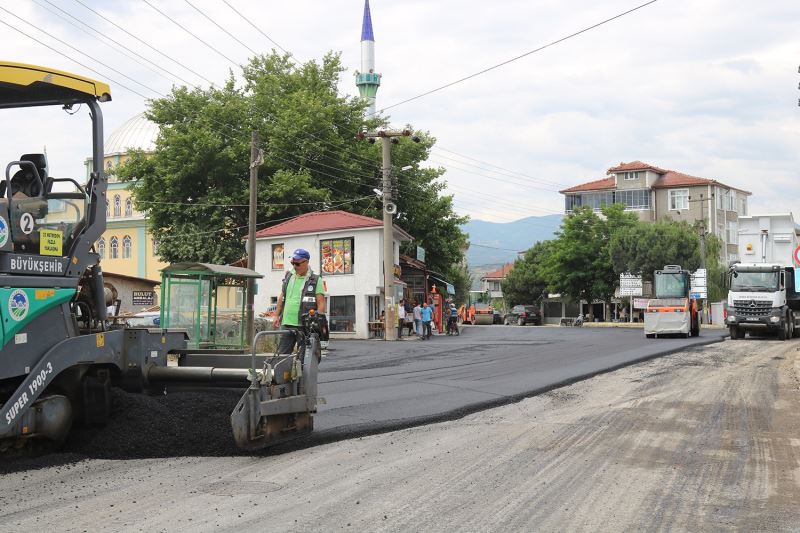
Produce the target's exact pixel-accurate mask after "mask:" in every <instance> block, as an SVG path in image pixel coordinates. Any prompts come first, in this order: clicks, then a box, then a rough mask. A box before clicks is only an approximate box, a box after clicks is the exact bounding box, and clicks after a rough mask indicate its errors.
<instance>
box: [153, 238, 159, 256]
mask: <svg viewBox="0 0 800 533" xmlns="http://www.w3.org/2000/svg"><path fill="white" fill-rule="evenodd" d="M153 255H158V239H153Z"/></svg>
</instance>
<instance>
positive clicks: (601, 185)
mask: <svg viewBox="0 0 800 533" xmlns="http://www.w3.org/2000/svg"><path fill="white" fill-rule="evenodd" d="M615 185H616V180H615V179H614V176H611V177H610V178H603V179H600V180H594V181H590V182H588V183H582V184H580V185H575V186H574V187H570V188H569V189H564V190H561V191H558V192H560V193H561V194H564V193H567V192H581V191H598V190H602V189H613V188H614V186H615Z"/></svg>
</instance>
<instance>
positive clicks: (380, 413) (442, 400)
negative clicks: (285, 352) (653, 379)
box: [314, 325, 727, 441]
mask: <svg viewBox="0 0 800 533" xmlns="http://www.w3.org/2000/svg"><path fill="white" fill-rule="evenodd" d="M726 334H727V331H726V330H724V329H704V330H703V331H702V334H701V336H700V337H693V338H690V339H683V338H664V339H646V338H645V337H644V335H643V333H642V331H641V329H633V328H588V327H587V328H571V327H535V326H524V327H519V326H499V325H496V326H465V327H464V328H463V329H462V334H461V335H460V336H457V337H448V336H434V337H433V338H432V339H430V340H427V341H419V340H404V341H396V342H392V341H382V340H370V341H337V340H336V339H332V341H331V348H332V349H331V351H330V352H329V354H328V356H327V357H326V358H325V359H324V360H323V361H322V364H321V366H320V370H321V373H320V384H319V393H320V395H321V396H322V397H324V398H325V400H326V404H324V405H320V406H319V412H318V413H317V415H316V417H315V421H314V426H315V438H314V440H323V441H324V440H335V439H338V438H342V437H345V436H352V435H353V434H370V433H375V432H382V431H387V430H391V429H397V428H401V427H407V426H412V425H417V424H422V423H430V422H434V421H440V420H447V419H454V418H458V417H461V416H463V415H464V414H467V413H470V412H474V411H478V410H481V409H485V408H488V407H493V406H497V405H502V404H506V403H510V402H514V401H518V400H520V399H522V398H524V397H527V396H532V395H535V394H539V393H542V392H544V391H547V390H550V389H553V388H556V387H558V386H562V385H565V384H568V383H573V382H575V381H579V380H581V379H586V378H588V377H591V376H593V375H597V374H599V373H603V372H608V371H610V370H613V369H616V368H620V367H623V366H626V365H630V364H633V363H636V362H640V361H645V360H647V359H651V358H653V357H658V356H662V355H666V354H668V353H672V352H675V351H679V350H683V349H686V348H690V347H692V346H700V345H704V344H709V343H711V342H718V341H720V340H722V339H723V338H724V337H725V336H726Z"/></svg>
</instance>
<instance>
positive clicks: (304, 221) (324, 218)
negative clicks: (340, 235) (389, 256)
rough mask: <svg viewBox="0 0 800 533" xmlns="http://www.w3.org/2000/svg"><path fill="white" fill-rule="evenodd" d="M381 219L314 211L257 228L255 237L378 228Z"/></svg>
mask: <svg viewBox="0 0 800 533" xmlns="http://www.w3.org/2000/svg"><path fill="white" fill-rule="evenodd" d="M382 226H383V221H381V220H378V219H377V218H372V217H365V216H364V215H356V214H355V213H348V212H347V211H314V212H313V213H306V214H304V215H300V216H296V217H294V218H292V219H289V220H287V221H286V222H281V223H280V224H275V225H274V226H270V227H268V228H264V229H262V230H259V231H258V232H257V233H256V239H258V238H261V237H278V236H283V235H299V234H302V233H318V232H321V231H335V230H341V229H358V228H379V227H382ZM395 230H396V231H398V232H400V233H401V234H403V235H404V236H408V238H411V236H410V235H408V234H407V233H406V232H405V231H403V230H402V229H400V228H399V227H398V226H395Z"/></svg>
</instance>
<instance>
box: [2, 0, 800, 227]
mask: <svg viewBox="0 0 800 533" xmlns="http://www.w3.org/2000/svg"><path fill="white" fill-rule="evenodd" d="M227 1H228V3H229V4H230V5H231V6H233V7H234V8H235V9H236V10H238V11H239V12H240V13H241V14H242V15H244V16H246V17H248V18H249V19H250V20H251V21H252V22H253V23H254V24H255V25H256V26H257V28H258V30H256V29H254V28H253V27H252V26H250V25H248V24H247V23H246V22H245V21H244V20H243V19H242V18H241V17H240V16H239V15H238V14H237V13H236V12H234V10H233V9H231V7H229V6H228V5H226V3H225V2H224V1H223V0H189V2H191V5H190V4H189V3H188V2H186V1H185V0H184V1H179V0H169V1H167V0H147V2H145V1H144V0H136V1H114V2H97V1H95V0H80V1H78V0H14V1H11V0H0V8H2V10H0V21H2V22H5V23H6V24H8V25H3V26H0V28H2V36H3V38H2V41H3V44H2V53H0V59H5V60H10V61H18V62H24V63H34V64H42V65H47V66H52V67H55V68H58V69H62V70H67V71H71V72H76V73H81V74H84V75H87V76H89V77H94V78H100V79H105V80H108V81H109V83H110V84H111V86H112V91H113V94H114V101H113V102H110V103H108V104H105V105H104V106H103V112H104V114H105V118H106V131H107V132H108V133H110V132H112V131H113V130H114V129H115V128H116V127H118V126H119V125H121V124H122V123H124V122H125V120H127V119H128V118H130V117H131V116H133V115H135V114H137V113H139V112H141V111H142V110H143V109H144V108H145V105H146V104H145V102H146V97H156V96H158V94H157V93H156V92H158V93H167V92H168V91H169V88H170V86H171V85H172V83H182V82H180V81H176V79H175V77H174V76H180V77H181V78H183V79H184V80H186V81H187V82H189V83H192V84H197V85H207V84H208V82H207V81H205V80H204V79H202V78H201V77H200V76H202V77H203V78H207V79H208V80H211V81H214V82H220V81H222V80H224V79H225V78H226V76H227V74H228V70H229V69H230V68H235V67H234V66H233V64H231V63H230V62H229V61H228V59H225V58H223V57H221V56H220V55H218V54H217V52H214V51H212V50H211V49H209V48H207V47H206V46H205V45H204V44H202V43H200V42H199V41H197V40H195V38H194V37H191V36H190V35H188V34H187V33H186V32H184V30H182V29H181V28H180V27H178V26H177V25H176V24H175V23H174V22H172V21H170V20H168V19H167V18H166V17H165V16H164V15H163V14H160V13H159V12H158V11H156V10H155V9H154V8H153V7H151V5H148V3H149V4H152V6H155V8H158V9H159V10H161V11H162V12H163V13H165V14H166V15H168V16H169V17H171V18H172V19H174V21H176V22H177V23H179V24H181V25H183V26H184V27H185V28H187V29H188V30H190V31H192V32H194V33H195V34H197V35H199V36H201V37H202V38H203V39H204V40H206V41H207V42H208V43H210V44H212V45H213V46H214V47H215V48H217V49H218V50H219V51H220V52H221V53H222V54H224V55H225V56H227V57H228V58H230V59H231V60H233V61H234V63H243V62H244V61H245V60H246V58H247V57H248V55H250V54H251V53H250V51H249V50H248V49H247V48H245V47H244V46H242V45H241V44H239V43H237V42H236V41H235V40H233V39H232V38H230V37H229V36H228V35H226V34H225V33H223V32H222V31H221V30H220V29H218V28H217V27H215V26H214V25H213V24H212V23H211V22H209V21H208V20H207V19H206V18H204V16H203V14H205V15H207V16H208V17H210V18H212V19H213V20H214V21H215V22H217V23H218V24H219V25H221V26H222V27H223V28H225V29H227V30H228V31H230V32H232V33H234V34H235V35H236V36H237V37H238V38H239V39H240V40H242V41H243V42H244V43H245V44H246V45H247V46H248V47H249V48H252V49H253V50H256V51H259V52H260V51H268V50H269V49H270V48H272V47H274V46H275V45H274V44H273V43H272V42H270V41H269V40H268V38H267V36H268V37H269V38H270V39H272V40H273V41H274V42H276V43H278V44H279V45H280V46H281V47H283V48H284V49H286V50H289V51H290V52H291V53H292V54H293V55H294V56H295V57H296V58H297V59H298V60H301V61H305V60H308V59H319V58H320V57H321V56H322V55H323V54H324V53H325V52H327V51H329V50H335V51H340V52H341V53H342V59H343V62H344V64H345V66H347V67H348V69H349V71H348V73H347V74H346V75H345V76H343V79H342V83H341V86H340V91H341V92H342V93H344V94H356V93H357V90H356V88H355V85H354V81H353V78H352V73H353V71H354V70H355V69H357V68H358V67H359V64H360V43H359V40H360V35H361V19H362V12H363V0H304V1H297V2H285V1H280V2H278V1H272V0H262V1H255V0H227ZM645 1H646V0H604V1H603V2H597V1H593V0H558V1H556V0H537V1H533V0H498V1H497V2H485V1H482V0H458V1H456V0H436V1H433V0H427V1H422V0H404V1H396V0H394V1H389V0H372V1H371V2H370V5H371V8H372V19H373V27H374V31H375V40H376V45H375V49H376V52H375V53H376V68H377V71H378V72H380V73H382V74H383V80H382V85H381V88H380V90H379V92H378V106H377V107H378V109H379V110H380V109H382V108H388V109H386V111H385V112H386V114H388V115H389V116H390V117H391V120H392V122H393V123H394V124H396V125H398V126H401V125H404V124H406V123H410V124H412V125H414V127H416V128H420V129H424V130H428V131H430V132H431V133H432V134H433V135H434V136H435V137H436V138H437V139H438V142H437V145H436V148H435V149H434V150H433V153H432V156H431V159H430V164H432V165H436V166H442V167H446V168H447V174H446V179H447V182H448V188H449V190H450V192H451V193H452V194H454V196H455V203H456V207H457V209H458V211H459V212H462V213H467V214H469V215H471V216H472V217H473V218H476V219H483V220H493V221H511V220H515V219H519V218H523V217H526V216H531V215H546V214H553V213H560V212H563V197H562V196H561V195H560V194H558V192H557V191H558V190H559V189H561V188H565V187H569V186H572V185H576V184H578V183H582V182H585V181H590V180H594V179H599V178H602V177H604V176H605V173H606V169H608V168H609V167H611V166H614V165H616V164H618V163H619V162H622V161H626V162H627V161H631V160H635V159H639V160H642V161H646V162H648V163H651V164H653V165H656V166H659V167H662V168H669V169H673V170H678V171H681V172H684V173H687V174H691V175H695V176H702V177H706V178H713V179H716V180H718V181H721V182H723V183H725V184H728V185H731V186H734V187H738V188H741V189H745V190H748V191H751V192H752V193H753V196H752V197H751V202H750V206H751V207H750V211H751V213H758V212H762V213H763V212H785V211H787V210H794V211H795V215H796V216H800V212H798V211H800V209H798V205H797V202H798V199H800V170H798V169H800V108H798V105H797V102H798V97H800V91H798V83H800V74H798V65H800V39H798V33H797V28H798V27H799V26H800V2H797V1H796V0H768V1H762V2H753V1H752V0H658V1H656V2H654V3H652V4H651V5H648V6H646V7H643V8H642V9H639V10H637V11H635V12H633V13H631V14H629V15H626V16H624V17H621V18H619V19H617V20H614V21H612V22H609V23H607V24H604V25H601V26H599V27H597V28H594V29H592V30H590V31H587V32H585V33H583V34H581V35H579V36H577V37H574V38H571V39H569V40H566V41H564V42H561V43H559V44H556V45H554V46H552V47H549V48H546V49H544V50H542V51H540V52H536V53H533V54H530V55H527V56H526V57H524V58H521V59H519V60H516V61H513V62H511V63H509V64H507V65H505V66H502V67H500V68H497V69H494V70H492V71H490V72H487V73H485V74H482V75H480V76H477V77H474V78H472V79H469V80H467V81H464V82H462V83H458V84H456V85H454V86H452V87H449V88H446V89H443V90H441V91H438V92H435V93H433V94H430V95H428V96H424V97H422V98H419V99H416V100H413V101H411V102H407V103H403V104H401V105H396V106H394V104H397V103H398V102H402V101H404V100H406V99H409V98H412V97H414V96H417V95H420V94H422V93H425V92H427V91H429V90H431V89H435V88H436V87H439V86H442V85H445V84H447V83H450V82H453V81H455V80H458V79H460V78H463V77H466V76H469V75H470V74H473V73H476V72H478V71H481V70H483V69H486V68H488V67H491V66H493V65H496V64H498V63H502V62H504V61H507V60H509V59H512V58H514V57H516V56H520V55H522V54H525V53H526V52H529V51H531V50H534V49H536V48H539V47H540V46H542V45H545V44H548V43H551V42H553V41H555V40H558V39H560V38H562V37H565V36H567V35H570V34H572V33H575V32H577V31H580V30H582V29H584V28H587V27H590V26H592V25H594V24H597V23H598V22H601V21H603V20H605V19H608V18H611V17H613V16H615V15H617V14H619V13H622V12H624V11H627V10H630V9H632V8H634V7H636V6H638V5H641V4H642V3H644V2H645ZM82 4H83V5H82ZM192 5H193V6H195V7H196V8H197V10H196V9H194V8H193V7H192ZM87 7H88V8H91V9H94V10H96V11H97V12H98V13H100V14H102V15H103V16H105V17H106V18H108V19H110V20H111V21H113V22H115V23H116V24H117V25H119V26H121V27H122V28H124V30H127V31H128V32H130V33H131V34H133V35H135V36H137V37H139V38H140V39H141V40H142V41H144V42H146V43H147V44H149V45H150V46H152V47H153V48H155V49H157V50H159V51H161V52H162V53H163V54H165V55H160V54H159V53H157V52H155V51H154V50H153V48H148V47H147V46H146V45H145V44H143V43H142V42H140V41H137V40H135V39H134V38H132V37H130V36H129V35H127V34H126V33H125V32H124V31H122V30H121V29H119V28H117V27H114V26H113V25H111V24H109V23H108V22H106V21H104V20H103V19H101V18H99V17H98V16H97V15H96V14H94V13H92V12H91V11H90V10H89V9H87ZM201 12H202V14H201ZM69 15H72V16H73V17H75V19H73V18H70V16H69ZM15 17H19V18H15ZM76 19H77V20H76ZM23 21H24V22H23ZM78 21H81V22H84V23H86V24H89V25H90V26H91V27H93V28H94V29H96V30H97V31H99V32H100V33H102V34H103V35H106V36H108V37H111V38H113V39H114V40H116V41H117V42H119V43H120V44H122V45H124V46H125V47H127V48H128V49H130V50H131V51H132V52H135V54H138V55H139V56H142V57H144V58H147V60H148V61H147V62H146V61H144V60H142V59H140V58H139V57H137V56H136V55H134V54H133V53H132V52H131V51H127V50H125V51H124V52H125V54H127V56H126V55H123V53H121V52H120V51H119V50H118V49H115V48H116V47H115V48H111V47H108V46H106V45H105V44H103V43H102V42H101V41H99V40H97V39H95V38H94V37H93V35H96V34H93V33H92V32H91V30H89V29H87V28H86V27H85V26H82V25H81V24H80V22H78ZM9 25H10V26H13V27H14V28H17V29H20V30H23V31H24V32H25V33H27V34H28V35H29V36H30V37H28V36H25V35H23V34H21V33H18V32H17V31H15V30H14V29H12V28H11V27H10V26H9ZM39 30H41V31H39ZM259 30H260V31H259ZM31 37H32V38H35V39H37V40H39V41H41V42H36V41H34V40H32V39H31ZM57 39H60V40H61V41H63V42H59V41H58V40H57ZM64 43H68V44H69V45H70V46H72V47H74V49H71V48H70V47H69V46H68V45H67V44H64ZM45 45H46V46H45ZM48 46H49V47H50V48H48ZM61 54H64V55H61ZM65 55H66V56H69V57H71V58H73V59H74V60H76V61H78V62H80V63H82V65H80V64H77V63H75V62H74V61H72V60H70V59H68V58H67V57H65ZM165 56H168V57H169V58H170V59H168V58H167V57H165ZM131 57H133V58H134V59H136V61H134V60H133V59H131ZM171 59H172V60H175V61H177V62H178V63H180V64H181V65H182V66H178V65H177V64H176V63H173V62H172V61H171ZM97 61H100V62H102V63H104V64H105V65H106V66H104V65H101V64H100V63H98V62H97ZM152 63H155V64H157V65H159V66H161V67H164V68H166V69H167V70H168V71H169V72H170V74H164V73H163V72H161V71H159V70H157V69H156V68H154V67H153V66H152ZM109 67H111V68H113V69H114V70H116V71H118V72H115V71H114V70H112V69H111V68H109ZM183 67H187V68H188V69H191V71H194V72H191V71H190V70H187V68H183ZM90 68H91V69H94V70H96V71H97V72H92V71H91V70H89V69H90ZM134 80H135V81H134ZM137 82H138V83H137ZM123 85H124V86H126V87H128V88H130V89H133V90H134V91H136V92H138V93H140V94H139V95H137V94H135V93H134V92H132V91H130V90H126V89H125V88H123V87H122V86H123ZM81 113H85V110H81V111H79V112H78V116H77V117H68V116H66V115H65V114H58V118H57V120H56V121H53V120H52V119H53V117H54V115H53V113H52V110H51V111H50V113H42V112H41V111H38V110H35V111H30V110H26V111H24V112H22V111H14V112H12V113H7V112H6V113H4V115H3V122H2V124H3V127H2V128H0V157H2V158H3V159H4V160H5V161H10V160H13V159H16V158H17V157H18V156H19V155H20V154H21V153H24V152H29V151H36V149H37V148H39V147H40V146H41V145H42V144H46V146H47V150H48V155H49V158H50V163H51V167H52V169H53V172H54V173H55V174H58V175H62V176H63V175H69V174H72V175H78V176H82V175H83V166H82V165H83V160H84V158H85V157H86V156H88V155H90V144H89V142H88V141H87V140H86V139H84V138H83V137H82V136H83V135H84V134H88V131H89V129H88V121H86V120H85V116H84V119H80V116H81ZM45 117H46V118H47V120H48V122H47V123H46V124H47V126H44V125H43V124H45V122H44V118H45ZM37 122H38V124H37ZM76 124H78V126H76ZM32 125H33V127H31V126H32ZM76 127H77V128H79V129H78V130H77V131H78V132H79V133H78V134H75V133H72V132H74V131H76Z"/></svg>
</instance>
